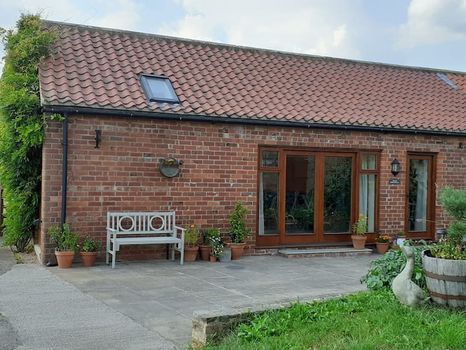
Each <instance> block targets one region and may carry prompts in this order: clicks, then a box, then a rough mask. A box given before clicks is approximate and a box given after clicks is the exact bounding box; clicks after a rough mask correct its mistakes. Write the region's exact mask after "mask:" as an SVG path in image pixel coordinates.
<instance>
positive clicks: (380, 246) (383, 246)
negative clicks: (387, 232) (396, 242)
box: [376, 242, 390, 254]
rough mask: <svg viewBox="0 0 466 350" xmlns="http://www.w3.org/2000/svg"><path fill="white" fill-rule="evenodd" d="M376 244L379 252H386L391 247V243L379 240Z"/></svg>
mask: <svg viewBox="0 0 466 350" xmlns="http://www.w3.org/2000/svg"><path fill="white" fill-rule="evenodd" d="M376 246H377V253H379V254H385V253H386V252H387V251H388V248H390V243H388V242H386V243H381V242H377V244H376Z"/></svg>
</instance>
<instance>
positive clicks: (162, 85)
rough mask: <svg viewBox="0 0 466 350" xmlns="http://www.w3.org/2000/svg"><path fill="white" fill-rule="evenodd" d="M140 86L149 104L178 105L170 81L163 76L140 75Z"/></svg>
mask: <svg viewBox="0 0 466 350" xmlns="http://www.w3.org/2000/svg"><path fill="white" fill-rule="evenodd" d="M141 85H142V88H143V90H144V93H145V94H146V97H147V99H148V100H149V101H151V102H168V103H179V102H180V100H179V99H178V96H177V95H176V93H175V90H174V89H173V86H172V83H171V81H170V79H168V78H167V77H164V76H156V75H141Z"/></svg>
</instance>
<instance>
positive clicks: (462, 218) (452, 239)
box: [430, 187, 466, 260]
mask: <svg viewBox="0 0 466 350" xmlns="http://www.w3.org/2000/svg"><path fill="white" fill-rule="evenodd" d="M440 201H441V202H442V205H443V208H444V209H445V211H446V212H447V213H448V214H449V215H450V216H452V217H453V218H454V219H455V220H454V221H453V222H452V223H451V224H450V226H448V229H447V237H446V239H442V240H441V241H440V242H439V243H437V244H433V245H432V247H431V249H430V251H431V253H432V256H434V257H436V258H441V259H452V260H466V251H465V250H464V238H465V237H466V191H465V190H459V189H454V188H451V187H445V188H444V189H443V190H442V191H441V192H440Z"/></svg>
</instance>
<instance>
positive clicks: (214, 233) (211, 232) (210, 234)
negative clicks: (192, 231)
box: [204, 228, 220, 245]
mask: <svg viewBox="0 0 466 350" xmlns="http://www.w3.org/2000/svg"><path fill="white" fill-rule="evenodd" d="M214 237H220V231H219V229H218V228H209V229H208V230H207V231H205V232H204V244H207V245H211V239H212V238H214Z"/></svg>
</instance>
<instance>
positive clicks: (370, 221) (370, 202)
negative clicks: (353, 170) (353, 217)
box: [359, 153, 377, 232]
mask: <svg viewBox="0 0 466 350" xmlns="http://www.w3.org/2000/svg"><path fill="white" fill-rule="evenodd" d="M376 193H377V154H373V153H363V154H362V155H361V170H360V174H359V215H364V216H365V217H366V218H367V232H375V229H376V227H375V222H376V218H375V216H376V205H377V203H376V197H377V196H376Z"/></svg>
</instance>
